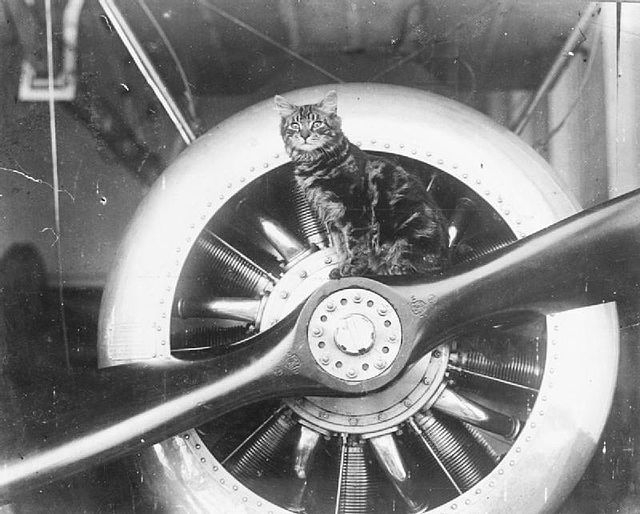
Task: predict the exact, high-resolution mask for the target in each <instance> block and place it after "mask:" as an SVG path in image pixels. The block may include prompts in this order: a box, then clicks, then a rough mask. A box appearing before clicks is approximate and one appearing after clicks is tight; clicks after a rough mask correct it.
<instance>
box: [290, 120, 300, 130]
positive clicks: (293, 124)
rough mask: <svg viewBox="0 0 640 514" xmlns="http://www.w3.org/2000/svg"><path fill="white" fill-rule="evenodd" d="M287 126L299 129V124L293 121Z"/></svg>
mask: <svg viewBox="0 0 640 514" xmlns="http://www.w3.org/2000/svg"><path fill="white" fill-rule="evenodd" d="M289 127H291V128H292V129H293V130H300V124H299V123H296V122H293V123H292V124H291V125H289Z"/></svg>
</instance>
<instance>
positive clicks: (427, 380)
mask: <svg viewBox="0 0 640 514" xmlns="http://www.w3.org/2000/svg"><path fill="white" fill-rule="evenodd" d="M422 383H423V384H425V385H429V384H430V383H431V380H429V377H424V378H423V379H422Z"/></svg>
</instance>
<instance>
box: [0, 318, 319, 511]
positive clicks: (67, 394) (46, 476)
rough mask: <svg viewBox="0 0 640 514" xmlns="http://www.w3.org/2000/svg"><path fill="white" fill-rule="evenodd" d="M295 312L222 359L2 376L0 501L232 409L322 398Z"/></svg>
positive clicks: (170, 361)
mask: <svg viewBox="0 0 640 514" xmlns="http://www.w3.org/2000/svg"><path fill="white" fill-rule="evenodd" d="M298 313H299V309H297V310H296V311H295V312H294V313H292V314H291V315H290V316H288V317H287V318H286V319H284V320H283V321H282V322H280V323H278V324H277V325H275V326H274V327H272V328H271V329H270V330H267V331H265V332H262V333H260V334H258V335H256V336H254V337H252V338H250V339H248V340H247V341H246V344H245V345H244V346H243V347H241V348H239V349H238V350H237V351H234V352H230V353H228V354H225V355H223V356H220V357H216V358H212V359H206V360H200V361H197V362H184V361H180V360H177V359H170V360H164V361H159V362H153V363H142V362H141V363H135V364H127V365H122V366H116V367H112V368H107V369H103V370H100V371H93V370H92V371H83V372H75V373H71V374H68V375H66V374H63V372H62V371H61V372H60V374H59V375H57V376H54V375H51V376H47V377H42V380H41V381H40V382H39V383H37V384H36V385H35V386H34V387H32V388H30V389H29V390H25V389H24V387H23V388H20V387H19V386H18V385H17V384H14V383H12V382H11V380H10V379H9V377H8V376H7V375H6V374H3V375H0V382H2V383H0V386H1V387H2V391H3V392H4V393H3V395H6V396H7V398H8V399H5V400H4V401H3V402H2V407H3V408H2V411H1V412H0V422H1V424H0V442H1V444H0V498H1V499H9V498H10V497H12V496H14V495H17V494H19V493H20V492H23V491H25V490H27V489H29V488H33V487H37V486H38V485H41V484H43V483H46V482H49V481H52V480H53V479H58V478H61V477H63V476H65V475H71V474H73V473H75V472H78V471H81V470H83V469H86V468H88V467H90V466H93V465H96V464H98V463H100V462H104V461H106V460H110V459H113V458H116V457H120V456H123V455H125V454H128V453H131V452H133V451H136V450H138V449H140V448H142V447H145V446H148V445H150V444H153V443H155V442H158V441H160V440H162V439H164V438H166V437H168V436H171V435H174V434H176V433H179V432H180V431H182V430H186V429H189V428H192V427H194V426H198V425H199V424H202V423H204V422H205V421H207V420H209V419H211V418H214V417H217V416H220V415H221V414H224V413H225V412H229V411H231V410H233V409H235V408H238V407H241V406H243V405H248V404H250V403H253V402H256V401H259V400H263V399H267V398H278V397H288V396H292V395H303V394H318V393H326V392H327V388H326V387H323V386H321V385H320V383H319V382H317V381H316V380H315V378H314V377H315V375H314V373H316V372H315V369H314V368H313V367H308V366H307V365H306V364H305V362H304V360H301V359H299V358H296V354H297V353H300V349H299V346H298V345H296V341H302V342H303V343H305V342H306V341H304V338H302V337H300V335H296V334H298V332H297V325H296V319H297V315H298Z"/></svg>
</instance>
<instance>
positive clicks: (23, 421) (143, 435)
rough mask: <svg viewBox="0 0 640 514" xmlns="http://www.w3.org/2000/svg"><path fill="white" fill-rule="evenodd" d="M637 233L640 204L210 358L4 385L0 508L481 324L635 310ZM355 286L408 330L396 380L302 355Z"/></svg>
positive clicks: (305, 313)
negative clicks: (341, 370)
mask: <svg viewBox="0 0 640 514" xmlns="http://www.w3.org/2000/svg"><path fill="white" fill-rule="evenodd" d="M639 223H640V191H637V192H634V193H630V194H627V195H625V196H623V197H620V198H618V199H615V200H612V201H610V202H607V203H606V204H603V205H601V206H599V207H597V208H594V209H591V210H588V211H584V212H582V213H580V214H578V215H576V216H573V217H571V218H569V219H567V220H565V221H563V222H560V223H558V224H556V225H554V226H552V227H549V228H548V229H545V230H543V231H541V232H539V233H537V234H535V235H533V236H531V237H528V238H526V239H524V240H521V241H518V242H517V243H514V244H513V245H511V246H510V247H509V248H504V249H502V250H500V251H498V252H496V253H495V254H493V255H491V256H485V257H482V258H480V259H478V260H477V261H474V262H473V263H469V264H463V265H460V266H458V267H456V268H454V269H452V271H451V272H449V273H447V274H443V275H441V276H435V277H431V278H429V279H427V280H425V279H424V278H419V279H418V278H413V279H406V278H405V279H395V280H394V281H393V282H390V281H388V280H389V277H384V278H385V280H387V282H386V283H382V282H380V281H378V280H373V279H368V278H357V277H352V278H345V279H341V280H336V281H331V282H329V283H328V284H326V285H324V286H323V287H321V288H320V289H319V290H318V291H316V293H314V294H313V295H312V296H311V297H310V298H309V299H308V300H307V301H306V302H305V303H304V305H302V306H300V307H298V308H297V309H296V310H295V311H294V312H293V313H292V314H290V315H289V316H288V317H286V318H285V319H283V320H282V321H280V322H279V323H278V324H276V325H275V326H273V327H272V328H270V329H269V330H266V331H264V332H261V333H259V334H257V335H255V336H253V337H251V338H249V339H247V340H245V341H244V342H243V343H242V344H240V345H238V346H236V349H234V350H233V351H230V352H229V353H227V354H225V355H222V356H218V357H215V358H210V359H203V360H199V361H195V362H183V361H179V360H178V359H168V360H166V361H163V362H153V363H151V364H149V363H136V364H127V365H123V366H117V367H113V368H108V369H105V370H100V371H87V372H81V373H80V372H78V373H72V374H63V373H64V372H63V371H60V375H59V376H54V375H53V374H52V375H51V376H47V377H42V382H41V383H39V384H38V385H37V387H34V388H33V389H31V390H24V389H21V388H19V387H18V386H17V385H16V384H13V383H11V381H10V379H9V377H7V376H6V375H2V376H0V381H2V382H3V383H2V384H1V385H2V391H3V393H2V394H3V395H4V396H5V398H4V399H3V400H2V412H1V413H0V417H1V422H2V424H1V425H0V442H1V445H0V496H1V497H2V498H4V499H9V498H10V497H11V496H12V495H15V494H18V493H20V492H23V491H25V490H27V489H29V488H32V487H37V486H38V485H41V484H43V483H45V482H48V481H51V480H53V479H56V478H60V477H62V476H64V475H69V474H72V473H74V472H77V471H80V470H81V469H84V468H87V467H89V466H91V465H95V464H97V463H99V462H102V461H106V460H108V459H113V458H116V457H120V456H124V455H126V454H129V453H132V452H135V451H136V450H138V449H140V448H141V447H144V446H147V445H149V444H153V443H155V442H157V441H160V440H162V439H163V438H165V437H168V436H170V435H173V434H176V433H178V432H180V431H182V430H185V429H188V428H191V427H193V426H197V425H199V424H202V423H203V422H205V421H207V420H210V419H212V418H215V417H217V416H220V415H222V414H224V413H226V412H229V411H230V410H232V409H235V408H238V407H241V406H243V405H248V404H250V403H252V402H256V401H259V400H263V399H267V398H282V397H292V396H300V395H357V394H360V395H361V394H366V393H367V392H369V391H372V390H375V389H379V388H381V387H384V386H385V385H386V384H388V383H389V382H390V381H392V380H393V379H394V378H395V377H397V376H398V374H399V373H401V372H402V370H403V369H404V368H405V367H406V365H407V364H408V363H409V362H411V361H415V360H417V359H418V358H420V357H421V356H423V355H425V354H426V353H427V352H428V351H429V350H431V349H433V348H434V347H435V346H437V345H438V344H439V343H438V342H439V341H442V338H443V337H446V336H448V335H450V334H451V333H453V332H455V331H457V330H460V329H461V328H462V327H464V326H467V325H468V324H469V323H473V322H476V321H478V320H480V319H484V318H487V317H492V316H495V315H497V314H501V313H505V312H517V311H525V310H533V311H537V312H540V313H549V312H557V311H562V310H566V309H571V308H575V307H580V306H585V305H590V304H595V303H600V302H606V301H612V300H618V301H620V300H624V299H625V298H629V297H632V296H634V295H635V294H636V291H637V289H638V287H639V286H638V283H639V282H640V265H639V264H638V261H637V257H636V256H637V255H638V254H640V229H639V228H638V226H639ZM381 278H382V277H381ZM354 286H357V287H360V288H365V289H369V290H371V291H373V292H375V293H378V294H380V295H381V296H383V297H384V298H385V299H386V300H387V301H388V302H389V303H390V304H391V305H392V306H393V307H394V309H396V311H397V313H398V315H399V317H400V320H401V325H402V330H403V337H402V348H401V351H400V352H399V354H398V356H397V358H396V359H395V361H394V362H393V364H392V365H391V367H390V368H389V369H388V370H387V371H386V372H385V373H383V374H381V375H379V376H376V377H374V378H371V379H369V380H364V381H360V382H357V381H351V382H349V381H345V380H341V379H339V378H336V377H334V376H332V375H330V374H329V373H325V372H324V371H323V370H322V369H321V367H320V366H318V365H317V364H316V363H315V361H314V358H313V356H312V354H311V352H310V350H309V345H308V342H307V327H308V322H309V320H310V319H311V315H312V314H313V312H314V310H315V309H316V307H317V306H318V305H319V304H320V302H321V301H322V300H323V298H325V297H326V296H327V295H328V294H330V293H332V292H335V291H339V290H341V289H344V288H349V287H354ZM492 419H495V416H494V417H493V418H492Z"/></svg>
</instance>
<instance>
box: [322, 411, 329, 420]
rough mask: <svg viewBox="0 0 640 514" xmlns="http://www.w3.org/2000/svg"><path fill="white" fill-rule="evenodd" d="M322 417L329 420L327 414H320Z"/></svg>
mask: <svg viewBox="0 0 640 514" xmlns="http://www.w3.org/2000/svg"><path fill="white" fill-rule="evenodd" d="M320 417H321V418H323V419H328V418H329V414H327V413H326V412H323V413H321V414H320Z"/></svg>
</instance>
